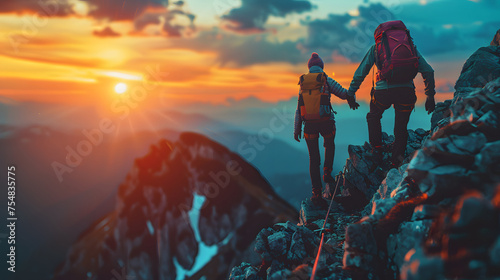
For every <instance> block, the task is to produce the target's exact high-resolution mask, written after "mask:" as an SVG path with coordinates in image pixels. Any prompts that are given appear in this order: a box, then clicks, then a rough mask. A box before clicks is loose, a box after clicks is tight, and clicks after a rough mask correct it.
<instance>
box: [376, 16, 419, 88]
mask: <svg viewBox="0 0 500 280" xmlns="http://www.w3.org/2000/svg"><path fill="white" fill-rule="evenodd" d="M375 44H376V55H375V64H376V65H377V68H378V70H379V72H378V74H379V77H380V78H381V79H383V80H386V81H387V82H389V83H392V84H401V83H407V82H409V81H411V80H413V79H414V78H415V76H417V73H418V57H417V50H416V49H415V45H414V44H413V40H412V38H411V36H410V31H408V29H406V26H405V24H404V23H403V22H402V21H400V20H395V21H388V22H385V23H382V24H381V25H379V26H378V27H377V29H376V30H375Z"/></svg>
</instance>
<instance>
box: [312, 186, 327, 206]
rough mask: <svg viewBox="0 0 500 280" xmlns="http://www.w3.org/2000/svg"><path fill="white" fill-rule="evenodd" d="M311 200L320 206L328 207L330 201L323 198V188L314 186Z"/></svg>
mask: <svg viewBox="0 0 500 280" xmlns="http://www.w3.org/2000/svg"><path fill="white" fill-rule="evenodd" d="M311 202H312V203H313V204H314V205H315V206H316V207H319V208H323V209H326V208H328V203H326V201H325V200H324V199H323V196H322V193H321V189H318V188H313V192H312V196H311Z"/></svg>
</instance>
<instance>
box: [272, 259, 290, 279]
mask: <svg viewBox="0 0 500 280" xmlns="http://www.w3.org/2000/svg"><path fill="white" fill-rule="evenodd" d="M284 268H285V266H284V265H283V263H282V262H280V261H277V260H273V262H272V263H271V266H270V267H269V268H268V269H267V279H268V280H280V279H283V278H284V276H286V274H287V273H286V272H285V271H283V270H284Z"/></svg>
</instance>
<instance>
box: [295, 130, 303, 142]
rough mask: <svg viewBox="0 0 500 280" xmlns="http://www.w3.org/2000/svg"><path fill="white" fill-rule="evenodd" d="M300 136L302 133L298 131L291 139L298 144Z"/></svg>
mask: <svg viewBox="0 0 500 280" xmlns="http://www.w3.org/2000/svg"><path fill="white" fill-rule="evenodd" d="M301 134H302V131H299V132H295V133H294V134H293V138H295V141H297V142H299V143H300V137H301Z"/></svg>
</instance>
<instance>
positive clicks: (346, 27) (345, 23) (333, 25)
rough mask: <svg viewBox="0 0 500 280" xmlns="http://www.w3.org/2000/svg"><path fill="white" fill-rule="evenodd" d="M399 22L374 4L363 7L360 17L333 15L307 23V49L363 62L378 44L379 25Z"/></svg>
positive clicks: (390, 13)
mask: <svg viewBox="0 0 500 280" xmlns="http://www.w3.org/2000/svg"><path fill="white" fill-rule="evenodd" d="M395 19H396V18H395V16H394V14H393V13H392V12H391V11H389V10H388V9H387V8H385V7H384V6H383V5H382V4H371V5H369V6H366V7H365V6H360V7H359V15H358V16H351V15H349V14H343V15H336V14H330V15H328V17H327V18H326V19H316V20H312V21H306V22H303V23H304V24H305V25H306V26H307V39H306V44H305V47H306V48H307V49H309V50H318V51H322V52H329V53H338V54H339V55H340V56H343V57H345V58H347V59H349V60H351V61H359V60H360V59H361V58H363V56H364V55H365V53H366V51H367V50H368V48H369V47H370V46H371V45H373V44H374V43H375V39H374V38H373V33H374V31H375V29H376V28H377V26H378V25H379V24H380V23H383V22H386V21H389V20H395Z"/></svg>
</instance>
